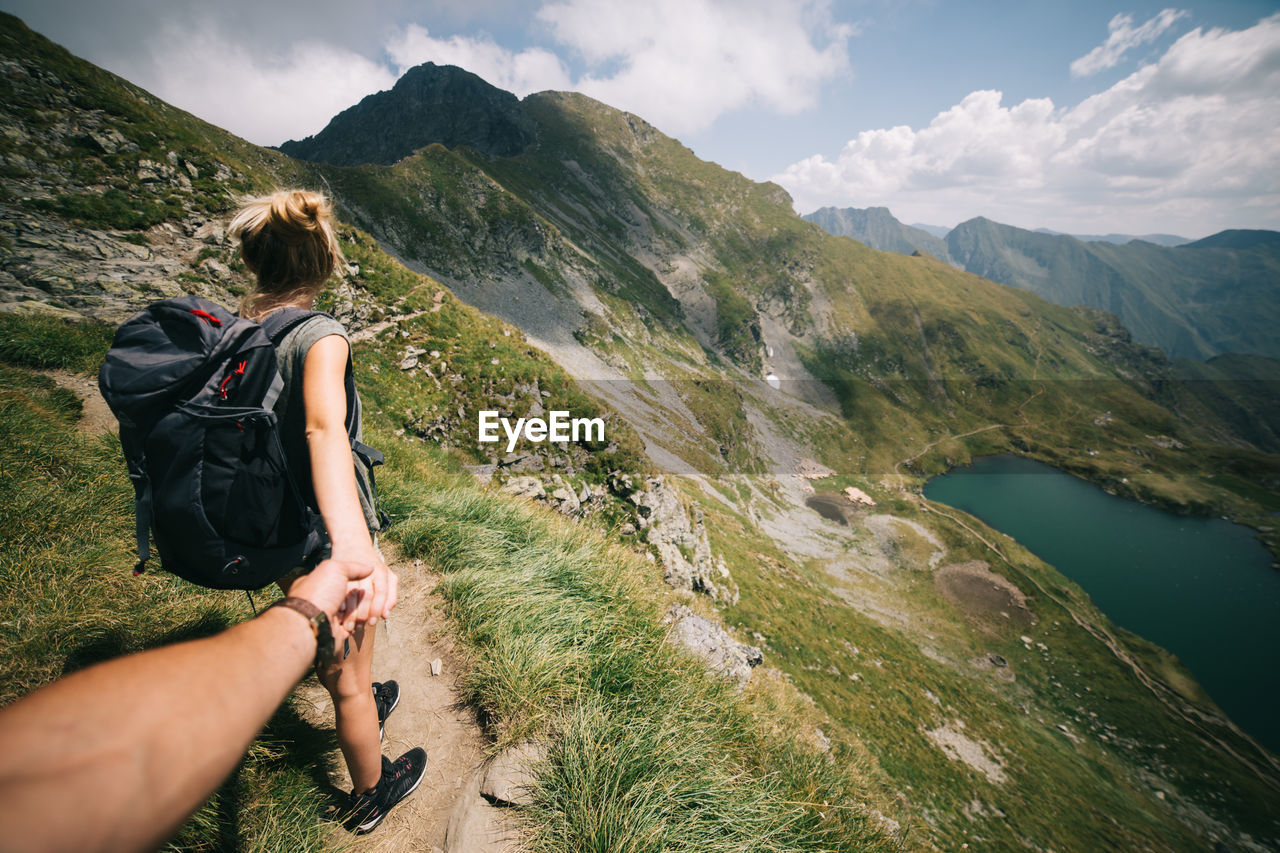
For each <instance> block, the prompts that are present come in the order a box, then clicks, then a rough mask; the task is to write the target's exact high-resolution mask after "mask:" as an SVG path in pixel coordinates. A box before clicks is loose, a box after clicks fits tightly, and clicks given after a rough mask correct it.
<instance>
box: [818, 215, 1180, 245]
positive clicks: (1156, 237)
mask: <svg viewBox="0 0 1280 853" xmlns="http://www.w3.org/2000/svg"><path fill="white" fill-rule="evenodd" d="M834 209H835V208H824V210H834ZM847 209H848V208H847ZM881 209H887V208H881ZM813 216H817V212H814V213H812V214H810V215H809V216H806V217H805V218H806V219H809V221H810V222H817V220H816V219H813V218H812V217H813ZM910 227H912V228H918V229H920V230H921V231H927V232H929V233H930V234H932V235H933V236H935V237H940V238H942V239H944V240H945V239H946V238H947V235H948V234H950V233H951V229H950V228H948V227H947V226H946V225H926V224H925V223H923V222H912V223H911V226H910ZM1035 230H1036V231H1037V232H1039V233H1040V234H1060V235H1061V234H1066V232H1065V231H1054V230H1053V229H1052V228H1036V229H1035ZM1066 236H1069V237H1075V238H1076V239H1077V240H1083V241H1085V242H1086V243H1128V242H1129V241H1130V240H1145V241H1146V242H1148V243H1155V244H1156V245H1157V246H1181V245H1182V244H1183V243H1190V242H1191V240H1189V239H1188V238H1186V237H1179V236H1178V235H1177V234H1066Z"/></svg>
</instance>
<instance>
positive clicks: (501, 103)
mask: <svg viewBox="0 0 1280 853" xmlns="http://www.w3.org/2000/svg"><path fill="white" fill-rule="evenodd" d="M533 140H534V131H533V123H532V121H530V119H529V118H528V116H526V115H525V113H524V109H523V108H522V106H521V104H520V101H519V99H518V98H516V96H515V95H513V94H511V93H510V92H506V91H504V90H502V89H499V88H497V87H496V86H493V85H491V84H489V83H487V82H485V81H484V80H483V79H481V78H480V77H479V76H477V75H475V74H472V73H471V72H470V71H466V70H464V69H462V68H459V67H457V66H456V65H436V64H435V63H434V62H424V63H423V64H421V65H417V66H414V67H413V68H410V69H409V70H408V71H406V72H405V73H404V75H403V76H401V77H400V79H399V80H397V81H396V84H395V85H394V86H392V87H391V88H390V89H388V90H386V91H383V92H377V93H375V94H372V95H369V96H367V97H365V98H364V99H363V100H361V101H360V103H358V104H356V105H355V106H353V107H350V108H348V109H346V110H343V111H342V112H340V113H338V115H336V116H334V117H333V119H332V120H331V121H330V122H329V124H328V125H326V126H325V128H324V130H322V131H320V132H319V133H317V134H316V135H315V136H308V137H307V138H306V139H303V140H301V141H293V140H291V141H289V142H286V143H284V144H283V145H281V146H280V150H281V151H283V152H284V153H285V154H288V155H289V156H291V157H297V158H299V159H302V160H312V161H316V162H322V163H332V164H334V165H337V166H356V165H360V164H362V163H380V164H383V165H390V164H392V163H395V162H396V161H398V160H402V159H404V158H405V157H408V156H409V155H410V154H412V153H413V152H414V151H417V150H418V149H419V148H424V147H426V146H427V145H431V144H432V143H440V144H441V145H444V146H445V147H448V148H454V147H457V146H459V145H465V146H467V147H469V148H473V149H475V150H476V151H481V152H483V153H485V154H493V155H495V156H499V157H511V156H514V155H516V154H519V153H520V152H521V151H523V150H524V149H525V148H526V147H528V146H529V144H530V143H532V142H533Z"/></svg>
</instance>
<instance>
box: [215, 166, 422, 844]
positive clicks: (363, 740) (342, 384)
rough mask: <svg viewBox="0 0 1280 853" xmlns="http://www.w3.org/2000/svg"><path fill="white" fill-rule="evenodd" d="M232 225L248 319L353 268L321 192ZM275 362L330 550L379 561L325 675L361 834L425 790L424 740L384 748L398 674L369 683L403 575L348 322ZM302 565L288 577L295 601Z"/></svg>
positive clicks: (247, 209)
mask: <svg viewBox="0 0 1280 853" xmlns="http://www.w3.org/2000/svg"><path fill="white" fill-rule="evenodd" d="M229 231H230V234H231V235H232V236H233V237H237V238H239V240H240V256H241V258H242V259H243V260H244V263H245V266H247V267H248V268H249V270H250V271H251V272H252V273H253V274H254V276H256V278H257V287H256V288H255V289H254V290H253V291H251V292H250V293H249V294H248V295H247V296H246V297H245V299H244V302H243V304H242V306H241V314H242V316H244V317H247V318H248V319H250V320H255V321H259V322H260V321H261V320H262V319H263V318H264V317H266V316H267V315H269V314H271V313H272V312H273V311H278V310H280V309H284V308H290V307H295V308H302V309H307V310H310V309H311V307H312V303H313V302H314V301H315V298H316V296H317V295H318V294H319V292H320V290H321V288H322V287H323V286H324V284H325V282H327V281H328V279H329V277H330V276H331V275H332V274H333V271H334V269H335V267H336V266H337V265H338V264H339V263H345V260H344V259H343V257H342V251H341V249H340V248H339V246H338V241H337V236H336V234H335V232H334V223H333V211H332V208H331V206H330V204H329V202H328V200H327V199H326V198H325V197H324V196H322V195H320V194H318V193H314V192H307V191H301V190H292V191H289V190H286V191H281V192H276V193H273V194H271V195H268V196H264V197H262V198H257V199H254V200H252V201H250V202H248V203H247V204H245V205H244V207H242V208H241V209H240V210H239V211H238V212H237V213H236V215H235V217H234V218H233V219H232V221H231V226H230V229H229ZM276 358H277V361H278V363H279V368H280V374H281V376H282V377H283V379H284V382H285V387H284V391H283V392H282V393H281V395H280V398H279V401H278V402H277V404H276V406H275V412H276V415H277V416H278V417H279V419H280V421H279V422H280V434H281V436H282V437H283V440H284V450H285V455H286V458H287V459H288V462H289V468H290V470H291V471H293V472H295V475H296V476H297V477H298V480H299V482H298V486H299V488H300V489H301V491H302V494H303V497H304V499H306V500H307V502H308V503H309V505H310V506H312V507H313V508H314V509H318V510H319V512H320V515H321V516H322V518H323V519H324V526H325V528H326V530H327V532H328V536H329V542H330V545H331V549H332V550H331V552H330V554H329V555H328V556H331V557H332V559H334V560H338V561H346V562H353V563H364V564H368V565H371V566H373V572H372V574H370V575H369V577H368V578H366V579H364V580H361V581H353V584H354V586H355V587H356V588H357V589H359V590H360V591H361V593H362V597H361V602H360V605H359V608H358V609H357V610H356V611H355V612H354V613H352V614H350V615H349V616H348V623H347V627H348V629H349V631H350V635H351V636H350V639H349V640H348V643H347V654H346V655H345V657H344V656H342V655H339V656H338V657H337V659H336V660H335V661H334V662H333V663H332V664H331V665H329V666H328V667H325V668H323V669H320V670H318V671H317V675H318V676H319V678H320V683H321V684H323V685H324V686H325V688H326V689H327V690H328V691H329V693H330V695H331V696H332V697H333V706H334V710H335V713H336V717H337V720H336V728H337V734H338V744H339V745H340V746H341V748H342V755H343V758H345V759H346V763H347V769H348V770H349V771H350V774H351V781H352V784H353V786H354V789H353V790H352V793H351V799H352V810H351V816H350V818H349V820H348V821H347V828H348V829H351V830H353V831H355V832H361V833H363V832H368V831H370V830H372V829H373V828H374V827H375V826H377V825H378V824H379V823H380V822H381V821H382V819H383V817H385V816H386V814H387V812H388V811H389V810H390V809H391V808H392V807H393V806H395V805H396V804H397V803H399V802H401V801H402V800H404V799H405V798H406V797H408V796H409V794H410V793H412V792H413V790H414V789H415V788H417V787H418V783H419V782H421V781H422V776H423V774H424V772H425V771H426V764H427V754H426V752H425V751H424V750H423V749H422V748H421V747H415V748H413V749H411V750H409V751H408V752H406V753H405V754H404V755H402V756H400V757H399V758H397V759H396V760H395V761H390V760H389V759H387V758H385V757H384V756H383V755H382V744H381V739H382V727H383V723H384V722H385V721H386V717H387V715H388V714H390V713H391V711H392V710H393V709H394V708H395V705H396V703H397V702H398V701H399V698H400V690H399V687H398V686H397V685H396V683H395V682H394V681H388V682H386V683H384V684H375V683H374V682H373V680H372V678H373V676H372V665H373V640H374V633H375V631H374V626H375V625H376V624H377V622H378V620H379V619H380V618H383V619H384V618H386V616H387V614H388V613H390V611H391V608H392V607H394V606H395V603H396V584H397V578H396V575H395V573H394V572H392V571H391V570H390V569H389V568H388V567H387V565H386V563H384V562H383V559H382V556H381V554H380V553H379V552H378V549H377V544H376V531H377V530H378V528H379V521H378V513H377V511H376V509H375V508H374V506H373V490H372V488H371V487H370V484H369V479H368V472H367V470H366V469H365V467H364V466H363V465H358V464H355V463H354V461H353V454H352V448H351V439H352V438H359V419H360V401H359V398H358V397H356V398H354V399H352V400H348V399H347V390H346V389H347V383H346V377H347V370H348V365H349V361H350V358H351V343H350V340H349V338H348V337H347V332H346V329H344V328H343V326H342V324H341V323H339V322H338V321H337V320H335V319H333V318H332V317H329V316H328V315H315V316H312V317H310V318H308V319H306V320H304V321H303V322H301V323H299V324H298V325H297V326H295V327H293V328H292V329H290V330H289V332H288V333H287V334H286V335H285V336H284V337H283V338H282V339H281V340H280V341H279V342H277V347H276ZM352 387H353V388H354V386H352ZM349 408H350V411H351V417H352V418H353V419H354V420H353V421H351V423H353V424H354V425H355V430H354V431H352V432H349V431H348V423H349V421H348V409H349ZM306 472H310V476H306ZM301 571H302V570H301V569H299V570H298V571H295V572H294V573H292V574H290V575H286V576H285V577H284V578H282V579H281V580H280V581H279V584H280V588H281V589H282V590H283V591H284V593H285V595H286V596H287V595H289V587H290V585H291V584H292V583H293V582H294V581H295V580H297V578H298V577H299V576H300V575H301Z"/></svg>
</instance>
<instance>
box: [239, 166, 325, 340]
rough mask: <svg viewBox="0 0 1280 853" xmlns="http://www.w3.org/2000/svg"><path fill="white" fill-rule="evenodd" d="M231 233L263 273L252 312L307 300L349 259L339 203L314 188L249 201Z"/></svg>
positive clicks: (250, 299) (250, 302) (250, 301)
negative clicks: (340, 234) (336, 210)
mask: <svg viewBox="0 0 1280 853" xmlns="http://www.w3.org/2000/svg"><path fill="white" fill-rule="evenodd" d="M229 233H230V234H231V236H232V237H233V238H238V239H239V240H240V256H241V257H242V258H243V259H244V263H245V266H247V267H248V268H249V269H250V271H252V272H253V273H254V275H256V276H257V278H258V287H257V290H256V291H255V292H254V293H251V294H249V296H247V297H246V298H245V302H244V305H243V310H244V313H245V314H246V315H247V316H257V315H261V314H264V313H266V312H267V311H270V310H271V309H273V308H277V307H280V306H281V305H288V304H295V303H302V302H306V303H307V304H308V305H309V304H310V302H311V301H313V300H314V299H315V297H316V294H318V293H319V291H320V288H321V287H323V286H324V283H325V282H326V281H327V280H328V279H329V277H330V276H331V275H333V270H334V268H335V267H336V266H337V265H338V264H340V263H343V262H344V258H343V257H342V249H341V248H340V247H339V246H338V238H337V234H336V232H335V230H334V216H333V205H332V204H330V202H329V199H327V198H325V196H324V195H322V194H320V193H318V192H313V191H311V190H280V191H278V192H274V193H271V194H270V195H265V196H260V197H258V198H253V199H250V200H248V201H247V202H245V203H244V205H243V206H242V207H241V208H240V210H238V211H237V212H236V215H235V216H234V217H232V219H231V226H230V228H229Z"/></svg>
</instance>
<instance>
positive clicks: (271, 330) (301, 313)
mask: <svg viewBox="0 0 1280 853" xmlns="http://www.w3.org/2000/svg"><path fill="white" fill-rule="evenodd" d="M312 317H329V318H330V319H333V316H332V315H331V314H326V313H325V312H323V311H312V310H309V309H307V308H296V307H294V306H289V307H286V308H280V309H278V310H276V311H272V312H271V313H270V314H268V315H267V316H266V317H263V318H262V322H261V323H259V324H258V325H260V326H262V330H263V331H264V332H266V333H267V337H269V338H271V343H272V344H273V345H275V346H280V342H281V341H283V340H284V338H285V335H287V334H289V333H290V332H292V331H293V330H294V329H296V328H298V326H300V325H302V324H303V323H305V322H307V321H308V320H310V319H311V318H312Z"/></svg>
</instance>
